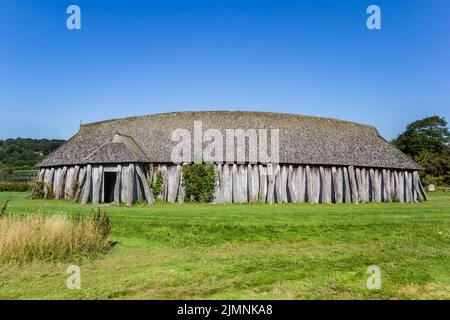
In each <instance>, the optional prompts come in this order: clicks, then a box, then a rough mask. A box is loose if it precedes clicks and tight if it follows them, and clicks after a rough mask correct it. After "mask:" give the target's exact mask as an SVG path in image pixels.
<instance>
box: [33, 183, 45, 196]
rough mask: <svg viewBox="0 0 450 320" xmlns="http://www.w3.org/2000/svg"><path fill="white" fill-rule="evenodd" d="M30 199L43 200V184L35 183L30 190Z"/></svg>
mask: <svg viewBox="0 0 450 320" xmlns="http://www.w3.org/2000/svg"><path fill="white" fill-rule="evenodd" d="M31 198H32V199H43V198H44V182H42V181H35V182H34V184H33V188H32V189H31Z"/></svg>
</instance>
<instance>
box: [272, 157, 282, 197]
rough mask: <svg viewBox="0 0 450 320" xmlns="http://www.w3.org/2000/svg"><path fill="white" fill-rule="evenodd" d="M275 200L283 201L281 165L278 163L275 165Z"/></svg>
mask: <svg viewBox="0 0 450 320" xmlns="http://www.w3.org/2000/svg"><path fill="white" fill-rule="evenodd" d="M274 175H275V177H274V178H275V201H276V202H277V203H281V202H282V201H283V190H282V184H281V183H282V178H281V167H280V165H279V164H278V165H277V166H276V167H275V174H274Z"/></svg>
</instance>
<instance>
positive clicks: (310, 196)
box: [305, 166, 314, 203]
mask: <svg viewBox="0 0 450 320" xmlns="http://www.w3.org/2000/svg"><path fill="white" fill-rule="evenodd" d="M305 175H306V200H307V201H308V203H313V202H314V201H313V194H312V192H313V191H312V190H313V188H312V174H311V168H310V167H309V166H306V168H305Z"/></svg>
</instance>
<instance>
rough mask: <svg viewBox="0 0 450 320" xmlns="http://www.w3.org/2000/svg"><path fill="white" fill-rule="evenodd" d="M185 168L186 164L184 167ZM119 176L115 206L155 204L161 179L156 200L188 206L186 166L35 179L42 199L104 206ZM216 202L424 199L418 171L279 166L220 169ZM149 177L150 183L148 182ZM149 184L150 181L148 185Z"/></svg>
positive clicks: (54, 172)
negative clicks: (159, 180) (156, 184)
mask: <svg viewBox="0 0 450 320" xmlns="http://www.w3.org/2000/svg"><path fill="white" fill-rule="evenodd" d="M183 165H186V164H183ZM106 170H107V171H111V170H113V171H114V172H117V179H116V183H115V186H114V203H115V204H119V203H121V202H122V203H126V204H128V205H131V204H133V203H134V202H137V201H141V200H142V201H143V200H145V201H147V203H148V204H153V203H154V200H155V199H154V197H153V193H152V190H151V189H150V188H149V185H148V182H151V181H153V180H154V179H156V177H157V174H158V173H161V175H162V177H163V186H162V192H161V193H160V195H158V198H159V199H160V200H162V201H167V202H180V203H182V202H184V200H185V194H186V191H185V187H184V184H183V166H182V165H167V164H158V165H153V166H151V169H149V170H147V166H146V165H142V164H126V165H85V166H78V165H77V166H63V167H55V168H43V169H41V170H40V172H39V174H38V175H37V179H38V180H39V181H41V182H43V184H44V197H45V198H55V199H67V200H75V201H80V202H81V203H88V202H92V203H93V204H98V203H101V202H103V201H104V199H103V197H104V185H103V184H104V181H103V179H104V172H105V171H106ZM216 174H217V179H216V181H215V191H214V197H213V202H214V203H256V202H267V203H287V202H294V203H302V202H308V203H354V204H357V203H362V202H392V201H398V202H420V201H425V200H426V193H425V191H424V189H423V186H422V183H421V181H420V177H419V174H418V172H417V171H407V170H393V169H380V168H363V167H353V166H348V167H346V166H341V167H340V166H313V165H305V166H296V165H279V164H273V165H272V164H267V165H261V164H227V163H225V164H218V165H216ZM147 177H148V178H147ZM147 180H148V181H147Z"/></svg>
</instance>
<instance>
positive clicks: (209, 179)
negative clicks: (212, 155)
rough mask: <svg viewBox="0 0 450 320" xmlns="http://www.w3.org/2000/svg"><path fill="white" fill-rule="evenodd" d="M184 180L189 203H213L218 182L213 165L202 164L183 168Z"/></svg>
mask: <svg viewBox="0 0 450 320" xmlns="http://www.w3.org/2000/svg"><path fill="white" fill-rule="evenodd" d="M183 180H184V186H185V187H186V200H187V201H196V202H209V201H211V199H212V197H213V194H214V183H215V181H216V170H215V168H214V165H213V164H206V163H201V164H192V165H186V166H183Z"/></svg>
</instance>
